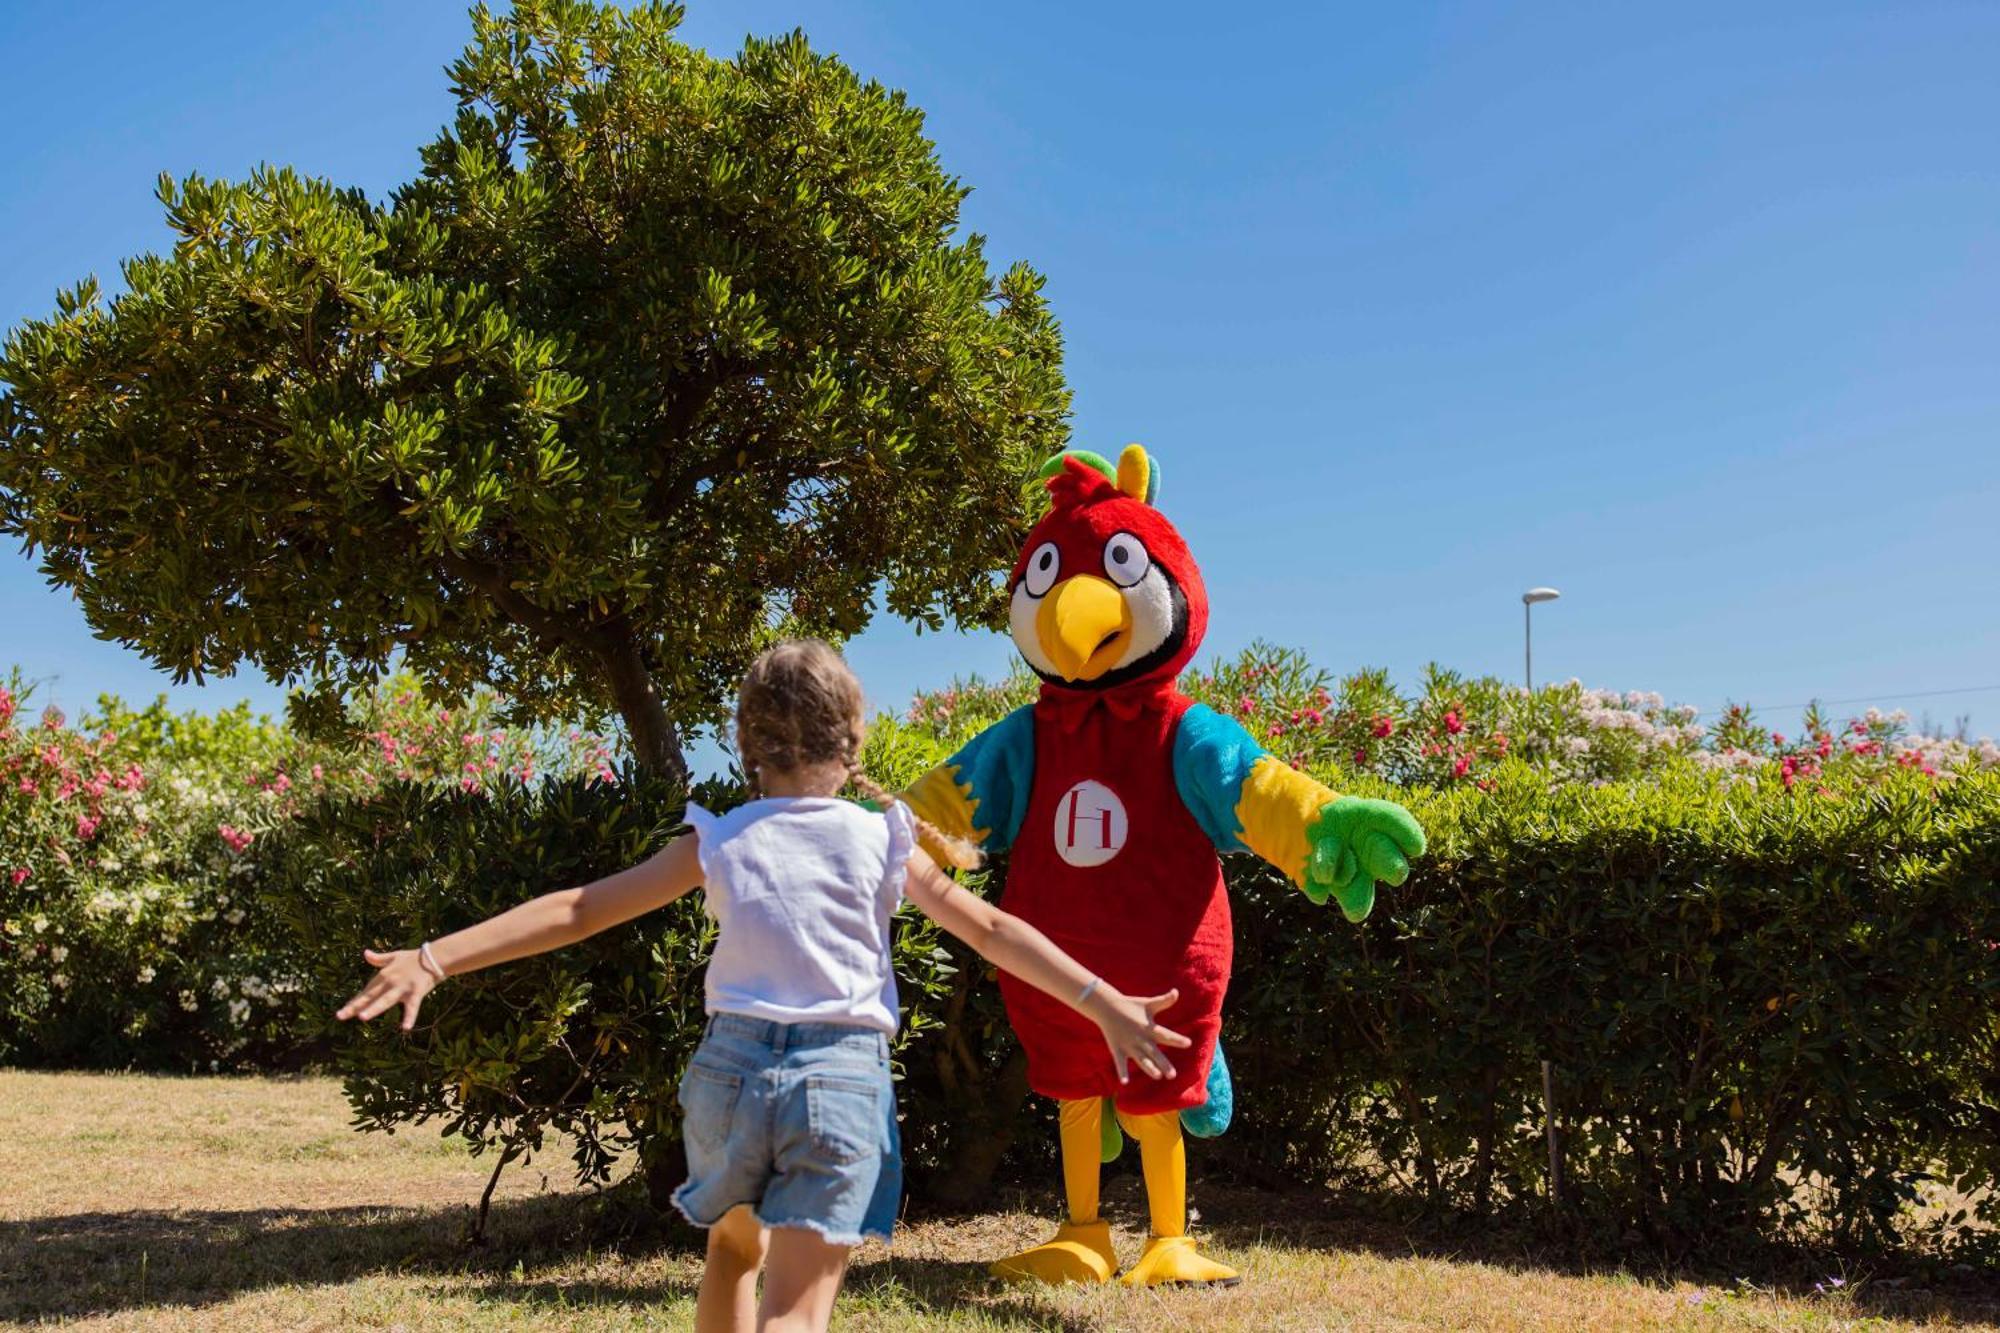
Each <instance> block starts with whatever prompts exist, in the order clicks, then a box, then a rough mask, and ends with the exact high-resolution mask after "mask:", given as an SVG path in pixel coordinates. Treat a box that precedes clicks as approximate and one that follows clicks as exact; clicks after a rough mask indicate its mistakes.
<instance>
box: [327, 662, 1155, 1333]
mask: <svg viewBox="0 0 2000 1333" xmlns="http://www.w3.org/2000/svg"><path fill="white" fill-rule="evenodd" d="M736 739H737V752H738V754H739V755H740V757H741V759H742V761H743V766H744V772H745V773H746V774H748V775H749V778H750V781H751V783H752V786H753V788H754V789H755V792H756V794H757V797H758V799H756V800H753V801H750V802H749V803H748V804H746V805H743V806H741V807H739V808H738V809H736V810H733V811H731V812H730V813H729V814H727V815H722V816H716V815H712V814H710V813H709V812H708V811H706V810H703V809H702V808H700V807H699V806H696V805H689V806H688V810H687V819H688V823H689V824H690V825H692V826H693V830H694V831H693V832H692V833H691V834H689V835H688V836H685V837H681V838H676V839H675V840H674V841H672V842H670V843H668V844H667V846H666V847H664V848H663V849H661V851H660V852H659V853H658V854H656V855H655V856H653V857H652V858H651V859H650V860H647V861H645V862H642V863H641V864H639V865H636V866H634V867H632V868H631V869H629V870H624V871H620V872H619V873H618V874H615V875H611V876H609V877H607V878H605V879H601V880H598V881H597V882H596V883H594V884H589V885H586V886H584V887H583V888H580V889H564V890H561V891H559V892H556V893H548V894H544V895H542V896H541V897H539V898H536V899H533V900H532V901H530V902H526V903H523V904H522V905H521V906H519V907H516V908H513V909H512V910H510V911H506V912H502V913H501V914H500V915H498V916H495V917H492V918H490V919H488V920H486V921H482V922H480V923H479V924H478V925H476V926H471V927H468V928H467V929H465V930H461V931H458V932H457V933H455V934H451V935H446V936H444V937H443V938H441V939H436V940H431V941H427V942H426V943H424V944H423V945H421V946H420V947H418V948H416V949H405V950H401V951H398V952H394V953H378V952H376V951H374V950H369V951H368V952H367V953H366V954H365V955H364V956H365V957H366V958H367V960H368V962H369V963H370V964H371V965H373V966H374V967H375V968H376V969H378V970H377V971H376V973H375V976H374V978H373V979H372V980H371V981H370V982H369V983H368V985H367V986H366V987H365V988H363V989H362V991H361V993H360V994H358V995H356V996H355V997H354V998H353V999H351V1000H349V1001H348V1002H347V1003H346V1005H344V1006H343V1007H342V1008H341V1010H340V1011H339V1017H341V1018H343V1019H345V1018H359V1019H361V1020H363V1021H364V1022H365V1021H366V1020H368V1019H372V1018H374V1017H376V1016H377V1015H378V1014H381V1013H384V1012H386V1011H387V1010H389V1009H391V1008H394V1007H395V1006H397V1005H401V1006H402V1008H403V1029H404V1030H405V1031H408V1030H409V1029H410V1028H411V1027H412V1026H413V1025H414V1024H415V1023H416V1018H417V1008H418V1006H419V1005H420V1004H421V1003H422V1002H423V998H424V996H425V995H426V994H427V993H428V992H429V991H430V990H431V988H432V987H434V986H436V985H437V984H438V983H439V982H441V981H443V980H444V979H445V978H446V977H448V976H451V975H453V974H454V973H460V972H470V971H473V970H474V969H476V968H482V967H491V966H493V965H494V964H496V963H504V962H507V961H509V960H511V959H515V958H525V957H527V956H528V955H530V954H536V953H542V952H545V951H547V950H550V949H558V948H561V947H562V946H564V945H566V944H572V943H574V942H575V941H577V940H580V939H582V938H584V937H585V936H587V935H592V934H595V933H596V932H598V931H600V930H605V929H607V928H609V927H611V926H615V925H618V924H619V923H620V922H624V921H629V920H631V919H632V918H633V917H636V916H638V915H640V914H641V913H643V912H648V911H651V910H652V909H653V908H656V907H660V906H663V905H665V904H667V903H670V902H672V901H674V900H675V899H676V898H679V897H680V896H681V895H682V894H684V893H686V892H688V891H689V890H690V889H693V888H695V887H697V886H705V888H706V890H707V901H706V905H707V908H708V911H709V912H710V914H712V915H713V916H714V917H715V918H716V920H717V922H718V924H719V927H720V930H719V936H718V938H717V941H716V945H715V952H714V955H713V956H712V957H711V958H710V960H709V965H708V982H707V996H706V999H707V1009H708V1013H709V1015H710V1018H709V1022H708V1031H707V1035H706V1036H705V1037H704V1038H703V1040H702V1043H701V1046H700V1048H699V1049H697V1050H696V1052H695V1054H694V1059H693V1061H692V1062H691V1063H690V1064H689V1066H688V1071H687V1075H686V1077H685V1078H684V1079H683V1080H682V1081H681V1086H680V1102H681V1107H682V1110H683V1111H684V1113H685V1120H684V1122H683V1127H682V1128H683V1136H684V1138H685V1139H686V1145H687V1158H688V1179H687V1183H686V1184H684V1185H682V1186H681V1187H680V1189H678V1190H677V1191H675V1193H674V1204H675V1206H676V1207H677V1208H679V1209H680V1211H681V1212H682V1213H683V1214H685V1215H686V1217H687V1219H688V1220H689V1221H690V1222H692V1223H694V1224H695V1225H696V1226H698V1227H706V1228H708V1229H709V1238H708V1264H707V1267H706V1269H705V1270H704V1271H703V1273H702V1279H701V1296H700V1299H699V1302H698V1303H697V1305H696V1312H695V1326H696V1328H697V1329H699V1330H703V1331H704V1333H708V1331H712V1330H725V1329H747V1328H749V1327H750V1326H751V1324H752V1322H753V1319H754V1321H755V1324H756V1327H757V1328H759V1329H763V1330H778V1329H788V1330H789V1329H802V1330H803V1329H824V1328H825V1327H826V1325H827V1320H828V1319H829V1317H830V1316H831V1315H832V1312H833V1299H834V1295H835V1293H836V1292H837V1291H838V1290H839V1288H840V1281H841V1277H842V1274H843V1273H844V1272H845V1269H846V1263H847V1258H848V1254H849V1252H850V1251H851V1250H852V1249H853V1247H854V1246H855V1245H857V1244H859V1243H860V1241H861V1239H862V1237H864V1236H875V1237H878V1238H880V1239H882V1240H887V1239H888V1238H889V1233H890V1229H891V1227H892V1226H893V1224H894V1221H895V1217H896V1213H897V1208H898V1199H899V1197H900V1194H901V1188H902V1164H901V1156H900V1142H899V1139H898V1137H897V1132H896V1111H895V1101H894V1090H893V1087H892V1085H891V1083H890V1079H889V1038H890V1037H891V1036H893V1035H894V1034H895V1031H896V1024H897V1019H898V1013H897V1007H896V979H895V974H894V972H893V971H892V970H891V967H890V957H889V921H890V917H891V916H892V914H893V913H894V912H895V910H896V905H897V903H898V902H900V901H901V900H902V899H903V898H904V897H908V898H909V900H910V901H911V902H913V903H915V904H916V906H917V909H918V910H919V911H921V912H923V913H924V915H926V916H928V917H929V918H930V919H931V920H933V921H935V922H937V923H938V925H940V926H942V927H943V928H944V929H946V930H948V931H950V932H951V933H952V934H954V935H956V936H958V938H960V939H962V940H964V941H965V942H966V943H967V944H969V945H971V946H972V948H974V949H976V950H977V951H978V952H979V953H980V955H981V956H982V957H984V958H986V959H987V960H988V961H989V962H991V963H993V964H994V965H995V966H997V967H1001V968H1004V969H1006V970H1007V971H1008V972H1010V973H1012V974H1013V975H1015V976H1017V977H1019V978H1021V979H1022V980H1023V981H1026V982H1028V983H1029V984H1030V985H1033V986H1036V987H1038V988H1040V989H1041V990H1043V991H1046V992H1047V993H1048V994H1050V995H1051V996H1054V997H1055V998H1057V999H1059V1000H1061V1001H1063V1002H1064V1003H1066V1004H1068V1005H1070V1006H1071V1007H1072V1008H1074V1009H1076V1010H1077V1011H1078V1012H1080V1013H1082V1014H1084V1015H1085V1016H1087V1017H1088V1018H1090V1019H1091V1020H1092V1021H1093V1022H1095V1023H1096V1024H1097V1026H1098V1028H1099V1029H1100V1030H1101V1031H1102V1032H1103V1033H1104V1040H1105V1044H1106V1045H1107V1046H1108V1047H1109V1048H1110V1056H1111V1059H1112V1062H1113V1063H1114V1065H1115V1066H1116V1067H1117V1070H1118V1077H1119V1078H1120V1079H1121V1080H1124V1079H1126V1078H1127V1077H1128V1070H1129V1068H1130V1066H1132V1065H1137V1066H1138V1067H1139V1069H1140V1070H1141V1071H1143V1072H1144V1073H1146V1074H1148V1075H1150V1076H1151V1077H1153V1078H1162V1077H1167V1078H1171V1077H1172V1076H1173V1074H1174V1068H1173V1065H1172V1064H1171V1063H1170V1062H1169V1060H1168V1059H1167V1056H1166V1054H1165V1053H1164V1052H1163V1051H1162V1050H1161V1049H1160V1048H1161V1047H1163V1046H1173V1047H1185V1046H1187V1045H1188V1044H1189V1043H1188V1039H1187V1038H1186V1037H1183V1036H1181V1035H1180V1034H1178V1033H1175V1032H1170V1031H1168V1030H1167V1029H1165V1028H1163V1027H1161V1026H1159V1025H1158V1024H1157V1023H1155V1022H1154V1021H1153V1016H1154V1015H1155V1014H1156V1013H1158V1012H1159V1011H1160V1010H1162V1009H1165V1008H1166V1007H1168V1006H1169V1005H1171V1004H1173V1003H1174V1001H1175V1000H1176V999H1177V998H1179V997H1178V996H1177V994H1176V993H1175V992H1173V991H1169V992H1167V993H1166V994H1164V995H1155V996H1152V997H1151V998H1149V999H1136V998H1133V997H1130V996H1126V995H1122V994H1120V993H1119V992H1118V991H1117V990H1116V989H1114V988H1113V987H1112V986H1111V985H1109V984H1108V983H1105V982H1102V981H1100V980H1098V979H1097V978H1096V977H1094V976H1092V975H1091V974H1090V973H1088V972H1086V971H1085V970H1084V969H1083V968H1082V967H1081V966H1079V965H1078V964H1077V963H1076V962H1075V961H1074V960H1073V959H1071V958H1070V957H1069V955H1067V954H1065V953H1063V952H1062V951H1061V950H1060V949H1058V948H1056V946H1055V945H1053V944H1051V943H1050V942H1049V940H1048V939H1047V938H1046V937H1045V936H1043V935H1042V934H1041V933H1040V932H1039V931H1037V930H1036V929H1035V928H1034V927H1032V926H1029V925H1027V924H1026V923H1024V922H1022V921H1020V920H1019V919H1017V918H1015V917H1013V916H1010V915H1008V914H1007V913H1005V912H1002V911H1000V910H999V909H998V908H996V907H993V906H992V905H990V904H988V903H987V902H986V901H985V900H983V899H981V898H978V897H976V896H975V895H973V894H971V893H969V892H967V891H966V890H964V889H962V888H960V887H959V886H958V885H956V884H954V883H953V882H952V881H951V880H950V879H948V878H946V877H945V875H944V874H943V873H942V872H941V871H939V869H938V868H937V866H936V864H935V863H934V862H933V861H932V860H931V858H930V857H929V856H928V855H926V854H925V853H924V851H923V850H922V849H921V848H919V847H918V845H917V832H918V828H919V821H918V820H917V819H916V818H915V816H913V815H912V814H911V813H910V809H909V807H908V806H906V805H904V804H902V803H901V802H900V801H897V800H896V799H895V798H893V797H891V796H889V794H888V793H886V792H884V791H883V790H882V789H881V788H880V787H878V786H877V785H875V783H873V782H872V781H870V780H869V779H868V778H867V777H866V776H865V775H863V774H862V773H861V771H860V769H859V756H860V753H861V740H862V701H861V686H860V683H859V682H858V681H856V680H855V678H854V676H853V674H852V673H851V672H850V671H849V670H848V669H847V664H846V663H845V662H843V661H842V660H841V659H840V656H839V654H837V653H835V652H834V651H833V649H831V648H829V647H827V646H826V645H825V644H823V643H820V642H818V641H817V640H794V641H791V642H787V643H783V644H780V645H779V646H777V647H775V648H773V649H771V650H770V651H768V652H766V653H765V654H764V655H763V656H761V657H759V658H758V659H757V660H756V662H755V663H754V664H752V666H751V668H750V673H749V675H748V676H746V677H745V678H744V681H743V688H742V690H741V692H740V694H739V696H738V702H737V714H736ZM849 784H852V785H853V786H854V787H856V788H857V789H859V790H860V791H862V792H863V793H864V794H866V795H867V796H869V797H870V798H871V799H873V800H875V801H877V802H879V803H880V804H881V806H882V810H881V812H880V813H877V812H874V811H870V810H867V809H864V808H863V807H861V806H859V805H855V804H852V803H851V802H848V801H844V800H841V799H839V798H838V796H837V793H838V792H839V791H840V790H841V789H842V788H843V787H844V786H847V785H849ZM923 827H924V833H925V836H926V838H927V839H928V840H929V841H930V842H931V843H932V844H933V845H935V846H937V847H939V848H940V849H941V850H942V851H944V852H945V853H946V855H947V859H949V860H951V861H953V862H954V863H955V864H962V865H972V864H976V863H977V853H976V852H974V851H973V850H972V849H971V848H970V847H968V846H965V845H964V844H958V843H953V842H952V841H950V840H948V839H945V838H943V837H941V836H939V835H937V834H936V833H935V831H934V830H931V829H929V828H928V826H923ZM767 1257H768V1261H769V1263H768V1268H767V1271H766V1272H765V1279H764V1298H763V1302H762V1304H761V1305H759V1304H758V1303H757V1300H756V1288H757V1274H758V1270H759V1268H760V1267H765V1262H766V1259H767Z"/></svg>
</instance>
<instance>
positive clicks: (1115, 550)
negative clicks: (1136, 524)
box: [1104, 532, 1153, 588]
mask: <svg viewBox="0 0 2000 1333" xmlns="http://www.w3.org/2000/svg"><path fill="white" fill-rule="evenodd" d="M1152 567H1153V557H1152V556H1150V555H1148V554H1147V552H1146V547H1145V544H1144V543H1143V542H1141V541H1140V540H1139V539H1138V538H1137V537H1134V536H1133V535H1132V534H1131V533H1129V532H1114V533H1112V534H1111V540H1110V541H1107V542H1105V543H1104V575H1105V577H1106V578H1108V579H1110V580H1111V581H1112V582H1113V583H1115V584H1117V585H1118V586H1119V587H1121V588H1129V587H1131V586H1132V585H1133V584H1135V583H1137V582H1138V581H1139V580H1140V579H1143V578H1145V577H1146V571H1147V570H1149V569H1151V568H1152Z"/></svg>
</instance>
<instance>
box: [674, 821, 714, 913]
mask: <svg viewBox="0 0 2000 1333" xmlns="http://www.w3.org/2000/svg"><path fill="white" fill-rule="evenodd" d="M681 818H683V819H685V820H686V821H687V825H688V827H689V828H691V829H693V830H694V854H695V859H696V860H698V861H700V862H701V883H702V889H703V894H702V898H703V901H704V902H705V903H706V904H707V907H708V913H709V915H710V916H713V915H715V903H716V900H717V899H719V898H720V897H721V896H722V892H723V886H722V885H721V884H719V883H717V881H716V876H715V872H714V870H712V869H711V868H710V867H709V861H708V854H709V850H710V849H711V848H713V847H714V846H715V833H714V829H715V825H716V822H717V821H718V820H719V819H720V816H719V815H717V814H715V813H714V812H713V811H711V810H709V809H708V808H707V807H706V806H701V805H696V804H695V803H694V802H693V801H689V802H688V803H687V811H686V812H685V813H684V814H683V815H682V816H681Z"/></svg>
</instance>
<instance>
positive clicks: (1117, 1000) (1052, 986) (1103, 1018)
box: [905, 850, 1194, 1083]
mask: <svg viewBox="0 0 2000 1333" xmlns="http://www.w3.org/2000/svg"><path fill="white" fill-rule="evenodd" d="M905 892H906V894H907V895H908V897H909V899H910V901H911V902H913V903H915V904H916V905H917V910H918V911H920V912H922V913H923V914H924V915H925V916H927V917H929V918H930V919H931V920H933V921H935V922H937V923H938V925H940V926H942V927H944V928H945V929H946V930H948V931H950V932H951V933H952V934H954V935H956V936H958V938H960V939H962V940H964V941H965V942H966V943H967V944H969V945H971V946H972V948H973V949H974V950H975V951H976V952H977V953H978V954H979V956H980V957H981V958H984V959H985V960H986V961H987V962H989V963H991V964H993V965H994V966H995V967H997V968H1000V969H1002V970H1003V971H1007V972H1011V973H1013V974H1014V975H1015V976H1017V977H1019V978H1020V979H1021V980H1023V981H1025V982H1027V983H1028V984H1029V985H1030V986H1033V987H1035V989H1037V990H1040V991H1045V992H1047V993H1048V994H1050V995H1052V996H1054V997H1055V998H1056V999H1058V1000H1061V1001H1062V1002H1063V1003H1064V1004H1067V1005H1068V1006H1069V1007H1070V1008H1072V1009H1074V1010H1076V1011H1077V1012H1078V1013H1080V1014H1082V1015H1083V1016H1084V1017H1086V1018H1088V1019H1089V1020H1090V1021H1091V1022H1093V1023H1095V1024H1097V1026H1098V1028H1099V1030H1101V1031H1102V1032H1103V1033H1104V1043H1105V1045H1107V1046H1109V1047H1110V1048H1111V1060H1112V1063H1113V1065H1115V1066H1116V1068H1117V1070H1118V1081H1119V1082H1120V1083H1123V1082H1125V1081H1126V1078H1127V1066H1128V1065H1133V1064H1136V1065H1138V1066H1139V1068H1140V1069H1142V1070H1144V1071H1145V1072H1146V1073H1148V1074H1150V1075H1151V1076H1152V1077H1154V1078H1169V1077H1171V1076H1172V1075H1173V1073H1174V1066H1173V1063H1172V1061H1170V1060H1168V1059H1167V1055H1166V1052H1165V1051H1163V1050H1161V1049H1160V1048H1161V1047H1163V1046H1176V1047H1186V1046H1192V1045H1193V1044H1194V1043H1193V1042H1191V1041H1189V1040H1188V1039H1187V1038H1186V1037H1183V1036H1182V1035H1181V1034H1180V1033H1178V1032H1175V1031H1172V1030H1171V1029H1169V1028H1163V1027H1161V1026H1160V1025H1159V1024H1158V1023H1156V1022H1154V1021H1153V1015H1155V1014H1157V1013H1159V1012H1160V1011H1161V1010H1162V1009H1165V1008H1167V1007H1168V1006H1169V1005H1171V1004H1172V1003H1173V1002H1174V1001H1175V1000H1178V999H1179V998H1180V992H1179V991H1172V990H1170V991H1168V992H1167V993H1166V994H1164V995H1154V996H1151V997H1149V998H1145V999H1137V998H1134V997H1132V996H1129V995H1125V994H1123V993H1121V992H1120V991H1119V990H1118V989H1117V988H1116V987H1115V986H1113V985H1112V984H1111V983H1110V982H1108V981H1103V980H1101V979H1099V978H1098V977H1095V976H1093V975H1091V973H1090V972H1089V970H1088V969H1086V968H1085V967H1084V966H1083V964H1081V963H1079V962H1077V961H1076V960H1075V959H1074V958H1071V957H1070V956H1069V955H1068V954H1066V953H1064V952H1063V951H1062V950H1061V949H1059V948H1057V947H1056V946H1055V943H1054V942H1053V941H1052V940H1050V939H1049V937H1048V936H1046V935H1044V934H1042V932H1041V931H1039V930H1036V929H1035V928H1034V927H1033V926H1031V925H1029V924H1028V923H1027V922H1025V921H1023V920H1021V918H1020V917H1018V916H1015V915H1013V914H1012V913H1009V912H1003V911H1001V910H1000V909H999V908H997V907H995V906H994V905H993V904H992V903H989V902H987V901H986V900H985V899H984V898H981V897H979V896H978V895H977V894H974V893H971V892H968V891H967V890H965V889H963V888H960V887H959V886H958V885H957V884H954V883H953V882H952V881H951V880H950V879H948V878H946V876H945V874H944V872H943V871H941V870H939V869H938V868H937V863H936V862H935V861H933V860H931V858H930V856H929V854H928V853H925V852H923V851H921V850H920V851H918V852H917V853H916V855H914V856H912V857H911V858H910V877H909V880H908V883H907V887H906V889H905Z"/></svg>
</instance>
